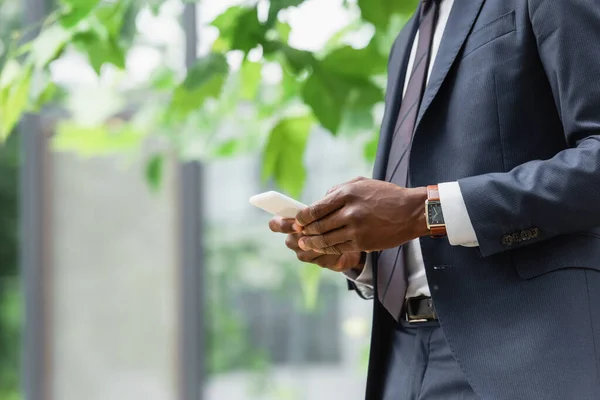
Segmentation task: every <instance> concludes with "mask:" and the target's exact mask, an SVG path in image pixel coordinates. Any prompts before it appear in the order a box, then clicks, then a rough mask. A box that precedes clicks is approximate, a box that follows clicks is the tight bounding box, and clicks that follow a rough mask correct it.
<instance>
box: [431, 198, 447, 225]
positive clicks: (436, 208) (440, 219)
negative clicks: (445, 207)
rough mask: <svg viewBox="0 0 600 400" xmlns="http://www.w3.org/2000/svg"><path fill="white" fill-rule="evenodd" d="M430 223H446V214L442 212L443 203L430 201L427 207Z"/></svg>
mask: <svg viewBox="0 0 600 400" xmlns="http://www.w3.org/2000/svg"><path fill="white" fill-rule="evenodd" d="M427 211H428V213H427V214H428V215H427V219H428V220H429V225H444V215H443V214H442V205H441V204H440V203H439V202H431V203H429V207H428V208H427Z"/></svg>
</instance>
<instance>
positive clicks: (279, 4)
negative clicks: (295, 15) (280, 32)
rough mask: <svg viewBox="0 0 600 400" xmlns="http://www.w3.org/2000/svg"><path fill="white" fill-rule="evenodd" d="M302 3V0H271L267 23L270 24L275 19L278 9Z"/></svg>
mask: <svg viewBox="0 0 600 400" xmlns="http://www.w3.org/2000/svg"><path fill="white" fill-rule="evenodd" d="M302 3H304V0H271V1H270V2H269V16H268V18H267V25H272V24H273V23H274V22H275V21H277V15H279V11H281V10H283V9H286V8H289V7H297V6H299V5H300V4H302Z"/></svg>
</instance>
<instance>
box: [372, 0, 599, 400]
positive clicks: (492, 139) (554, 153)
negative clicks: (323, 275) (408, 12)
mask: <svg viewBox="0 0 600 400" xmlns="http://www.w3.org/2000/svg"><path fill="white" fill-rule="evenodd" d="M416 29H417V26H416V23H415V20H414V18H413V19H411V20H410V21H409V22H408V23H407V25H406V26H405V28H404V30H403V31H402V32H401V33H400V35H399V36H398V38H397V40H396V43H395V44H394V47H393V49H392V53H391V56H390V60H389V79H388V88H387V95H386V112H385V116H384V120H383V125H382V129H381V138H380V143H379V150H378V155H377V159H376V163H375V169H374V177H375V178H376V179H384V177H385V166H386V164H387V156H388V153H389V147H390V138H391V133H392V129H393V127H394V124H395V122H396V121H395V119H396V116H397V113H398V110H399V108H400V103H401V97H402V87H403V84H404V76H405V73H406V66H407V63H408V58H409V53H410V47H411V45H412V42H413V38H414V34H415V31H416ZM449 181H458V182H459V185H460V188H461V191H462V194H463V197H464V199H465V204H466V206H467V210H468V212H469V216H470V218H471V221H472V223H473V226H474V228H475V232H476V235H477V239H478V241H479V247H477V248H466V247H460V246H457V247H453V246H451V245H450V244H449V243H448V241H447V240H440V239H430V238H422V239H421V246H422V251H423V258H424V261H425V267H426V272H427V278H428V280H429V286H430V288H431V292H432V296H433V299H434V304H435V306H436V309H437V312H438V314H439V319H440V323H441V326H442V328H443V331H444V333H445V335H446V338H447V341H448V343H449V345H450V347H451V349H452V352H453V354H454V356H455V357H456V359H457V361H458V363H459V365H460V367H461V368H462V370H463V371H464V373H465V375H466V377H467V379H468V380H469V383H470V384H471V385H472V387H473V389H474V390H475V392H476V393H477V394H478V395H479V396H480V397H481V398H482V399H489V400H500V399H501V400H521V399H523V400H526V399H527V400H529V399H531V400H542V399H543V400H570V399H574V400H598V399H600V4H598V2H597V1H595V0H455V3H454V7H453V10H452V13H451V15H450V19H449V21H448V25H447V27H446V31H445V33H444V36H443V39H442V43H441V46H440V50H439V53H438V56H437V59H436V61H435V65H434V67H433V71H432V73H431V76H430V80H429V84H428V86H427V89H426V92H425V95H424V98H423V103H422V107H421V110H420V113H419V116H418V121H417V127H416V131H415V137H414V141H413V144H412V152H411V158H410V182H411V184H412V186H415V187H417V186H425V185H429V184H436V183H440V182H449ZM371 257H372V260H371V261H372V263H373V266H374V273H375V274H376V273H377V254H373V255H372V256H371ZM375 279H376V278H375ZM376 298H377V296H376V295H375V299H376ZM393 326H394V322H393V320H392V319H391V317H390V316H389V315H388V314H387V312H386V311H385V309H384V308H383V307H382V306H381V304H380V303H379V302H378V301H377V300H375V301H374V319H373V333H372V334H373V336H372V343H371V353H370V357H371V358H370V365H369V377H368V383H367V398H368V399H378V398H380V397H381V389H382V387H383V379H384V376H385V367H386V364H387V356H388V354H389V350H390V338H391V335H392V333H393Z"/></svg>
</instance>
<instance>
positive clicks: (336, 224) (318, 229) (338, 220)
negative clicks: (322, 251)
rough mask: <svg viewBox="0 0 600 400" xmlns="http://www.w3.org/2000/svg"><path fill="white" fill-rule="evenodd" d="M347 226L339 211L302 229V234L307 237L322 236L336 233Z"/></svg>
mask: <svg viewBox="0 0 600 400" xmlns="http://www.w3.org/2000/svg"><path fill="white" fill-rule="evenodd" d="M345 225H346V223H345V221H344V218H343V216H342V215H341V214H340V212H339V210H338V211H335V212H333V213H331V214H329V215H328V216H326V217H325V218H321V219H318V220H316V221H315V222H313V223H311V224H308V225H306V226H305V227H304V228H302V233H303V234H305V235H322V234H325V233H327V232H331V231H334V230H336V229H339V228H342V227H344V226H345Z"/></svg>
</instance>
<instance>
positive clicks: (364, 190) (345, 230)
mask: <svg viewBox="0 0 600 400" xmlns="http://www.w3.org/2000/svg"><path fill="white" fill-rule="evenodd" d="M425 200H427V189H426V188H414V189H407V188H403V187H400V186H397V185H395V184H393V183H389V182H383V181H377V180H373V179H366V178H356V179H353V180H352V181H349V182H347V183H344V184H341V185H338V186H336V187H334V188H332V189H331V190H330V191H329V192H328V194H327V196H325V197H324V198H323V199H321V200H319V201H317V202H316V203H314V204H313V205H311V206H310V207H307V208H306V209H304V210H302V211H300V213H298V215H297V217H296V225H294V226H293V227H291V229H292V230H295V231H300V230H301V231H302V233H303V234H304V235H305V236H304V237H301V238H299V242H298V245H299V247H300V249H301V250H304V251H309V252H314V253H317V254H328V255H341V254H346V253H356V252H372V251H380V250H384V249H389V248H394V247H397V246H400V245H402V244H404V243H407V242H409V241H411V240H413V239H416V238H419V237H422V236H427V235H428V234H429V230H428V229H427V223H426V220H425Z"/></svg>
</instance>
